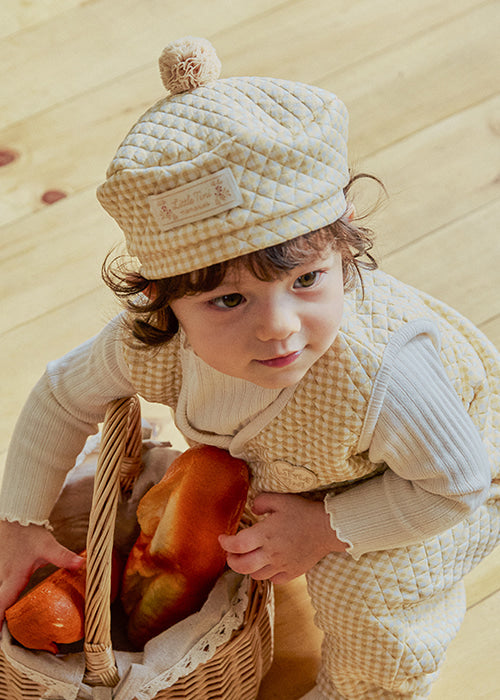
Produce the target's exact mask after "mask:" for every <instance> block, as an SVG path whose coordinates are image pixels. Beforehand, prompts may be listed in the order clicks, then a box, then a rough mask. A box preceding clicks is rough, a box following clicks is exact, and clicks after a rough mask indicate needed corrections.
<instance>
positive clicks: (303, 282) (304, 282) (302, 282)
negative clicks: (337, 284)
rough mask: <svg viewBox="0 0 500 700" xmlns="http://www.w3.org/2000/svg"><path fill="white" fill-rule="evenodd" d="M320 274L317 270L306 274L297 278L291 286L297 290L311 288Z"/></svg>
mask: <svg viewBox="0 0 500 700" xmlns="http://www.w3.org/2000/svg"><path fill="white" fill-rule="evenodd" d="M320 275H321V272H319V270H314V272H306V274H305V275H301V276H300V277H297V279H296V280H295V282H294V283H293V286H294V287H295V288H296V289H297V288H299V289H300V288H304V287H312V286H313V285H314V284H316V282H317V281H318V279H319V277H320Z"/></svg>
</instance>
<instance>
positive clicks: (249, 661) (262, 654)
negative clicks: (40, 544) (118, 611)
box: [0, 397, 273, 700]
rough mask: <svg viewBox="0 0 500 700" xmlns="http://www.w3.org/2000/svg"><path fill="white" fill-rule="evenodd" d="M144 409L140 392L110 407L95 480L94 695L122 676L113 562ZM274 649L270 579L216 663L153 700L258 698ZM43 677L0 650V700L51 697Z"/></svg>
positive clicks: (252, 598)
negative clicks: (114, 637) (119, 511)
mask: <svg viewBox="0 0 500 700" xmlns="http://www.w3.org/2000/svg"><path fill="white" fill-rule="evenodd" d="M139 406H140V405H139V401H138V399H137V398H136V397H132V398H127V399H119V400H117V401H114V402H113V403H111V404H110V406H109V408H108V411H107V414H106V418H105V422H104V427H103V432H102V441H101V449H100V454H99V460H98V465H97V471H96V477H95V483H94V495H93V502H92V510H91V513H90V522H89V532H88V537H87V566H88V571H87V591H86V610H85V642H84V655H85V664H86V673H85V677H84V683H85V684H86V685H87V686H93V687H94V688H95V693H94V697H106V698H112V697H113V694H112V690H111V689H112V688H113V687H114V686H115V685H116V684H117V683H118V681H119V676H118V671H117V668H116V664H115V657H114V652H113V648H112V642H111V632H110V628H111V610H110V603H109V599H110V588H111V565H110V562H111V552H112V547H113V532H114V526H115V519H116V507H117V503H118V499H119V496H120V491H122V492H124V493H127V492H129V491H130V489H131V487H132V485H133V483H134V480H135V478H136V476H137V474H138V472H139V471H140V469H141V450H142V442H141V438H142V436H141V421H140V407H139ZM272 652H273V634H272V587H271V585H270V584H269V583H268V582H251V585H250V589H249V603H248V607H247V610H246V614H245V619H244V622H243V625H242V627H241V629H239V630H236V631H235V632H234V633H233V636H232V637H231V639H229V640H228V641H227V642H225V643H224V644H222V645H221V646H220V647H219V648H218V649H217V651H216V652H215V654H214V656H213V657H212V658H211V659H210V660H209V661H207V662H205V663H203V664H200V665H199V666H197V667H196V668H195V669H194V670H193V671H192V672H191V673H190V674H189V675H187V676H184V677H182V678H180V679H179V680H177V681H176V682H175V683H174V684H173V685H171V686H170V687H168V688H165V689H162V690H161V691H159V692H158V693H157V694H156V695H155V697H154V700H174V698H179V699H180V698H183V699H185V700H205V699H206V700H209V699H210V698H219V699H221V700H255V698H256V697H257V693H258V689H259V686H260V682H261V680H262V677H263V676H264V674H265V673H266V672H267V671H268V670H269V667H270V665H271V661H272ZM38 681H39V679H38ZM38 681H34V680H33V679H30V674H29V669H26V668H23V669H20V668H15V667H13V666H12V664H11V663H10V662H9V660H8V659H7V658H6V657H5V655H4V654H3V653H1V652H0V700H35V699H36V700H40V698H42V697H46V695H45V693H46V691H47V687H46V686H44V685H43V684H40V682H38ZM49 685H50V684H49ZM100 689H102V690H100ZM105 689H106V690H105ZM48 697H51V696H50V695H49V696H48ZM78 697H80V695H78ZM130 700H133V699H132V698H131V699H130Z"/></svg>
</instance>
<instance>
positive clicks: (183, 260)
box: [97, 37, 348, 279]
mask: <svg viewBox="0 0 500 700" xmlns="http://www.w3.org/2000/svg"><path fill="white" fill-rule="evenodd" d="M160 73H161V76H162V80H163V83H164V85H165V88H166V89H167V92H168V95H167V97H165V98H164V99H161V100H160V101H159V102H157V103H156V104H155V105H153V106H152V107H151V108H150V109H149V110H148V111H147V112H146V113H145V114H144V115H143V116H142V117H141V118H140V119H139V120H138V122H137V123H136V124H135V126H133V128H132V129H131V131H130V132H129V133H128V135H127V136H126V137H125V139H124V141H123V142H122V144H121V145H120V147H119V148H118V151H117V152H116V155H115V157H114V158H113V161H112V162H111V165H110V167H109V168H108V171H107V174H106V181H105V182H104V183H103V184H102V185H101V186H100V187H99V188H98V190H97V197H98V199H99V201H100V202H101V204H102V205H103V207H104V208H105V209H106V211H107V212H108V213H109V214H110V215H111V216H112V217H113V218H114V219H115V220H116V222H117V223H118V225H119V226H120V227H121V229H122V230H123V232H124V234H125V240H126V244H127V249H128V252H129V254H130V255H133V256H135V257H137V258H138V259H139V261H140V264H141V273H142V274H143V275H144V277H146V278H147V279H159V278H162V277H170V276H172V275H178V274H181V273H185V272H190V271H192V270H196V269H200V268H203V267H208V266H209V265H212V264H214V263H218V262H222V261H223V260H228V259H231V258H235V257H238V256H240V255H245V254H247V253H251V252H253V251H256V250H260V249H262V248H267V247H269V246H273V245H276V244H278V243H282V242H283V241H286V240H290V239H292V238H295V237H296V236H300V235H302V234H304V233H308V232H309V231H313V230H316V229H318V228H320V227H322V226H324V225H326V224H329V223H332V222H333V221H335V220H336V219H338V218H339V217H340V216H341V215H342V214H343V213H344V211H345V209H346V202H345V199H344V194H343V187H344V186H345V185H346V184H347V182H348V165H347V147H346V140H347V121H348V118H347V111H346V108H345V106H344V105H343V104H342V102H341V101H340V100H339V99H338V98H337V97H336V96H335V95H333V94H332V93H330V92H328V91H326V90H323V89H320V88H317V87H314V86H311V85H305V84H303V83H297V82H291V81H286V80H278V79H274V78H257V77H237V78H229V79H219V73H220V62H219V59H218V58H217V55H216V53H215V50H214V49H213V47H212V45H211V44H210V43H209V42H208V41H207V40H205V39H195V38H192V37H188V38H186V39H181V40H179V41H176V42H173V43H172V44H169V45H168V46H167V47H166V49H165V50H164V52H163V53H162V56H161V57H160Z"/></svg>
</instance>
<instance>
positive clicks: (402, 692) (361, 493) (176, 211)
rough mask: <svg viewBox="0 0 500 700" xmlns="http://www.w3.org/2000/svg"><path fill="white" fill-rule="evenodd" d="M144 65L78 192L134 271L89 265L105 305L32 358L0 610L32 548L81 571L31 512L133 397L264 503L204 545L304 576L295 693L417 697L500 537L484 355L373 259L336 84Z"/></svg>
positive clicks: (190, 60) (492, 391) (247, 567)
mask: <svg viewBox="0 0 500 700" xmlns="http://www.w3.org/2000/svg"><path fill="white" fill-rule="evenodd" d="M160 70H161V74H162V79H163V82H164V84H165V87H166V89H167V91H168V96H167V97H166V98H165V99H161V100H160V101H159V102H157V103H156V104H155V105H154V106H153V107H152V108H151V109H150V110H149V111H148V112H146V114H145V115H143V116H142V117H141V118H140V119H139V121H138V122H137V123H136V124H135V126H134V127H133V128H132V130H131V131H130V132H129V134H128V135H127V136H126V138H125V140H124V141H123V143H122V144H121V146H120V147H119V149H118V151H117V153H116V156H115V158H114V159H113V161H112V163H111V165H110V168H109V169H108V172H107V177H106V181H105V182H104V183H103V184H102V185H101V186H100V187H99V189H98V198H99V201H100V202H101V204H102V205H103V206H104V208H105V209H106V210H107V211H108V212H109V214H110V215H111V216H112V217H113V218H114V219H115V220H116V221H117V223H118V224H119V226H120V227H121V228H122V229H123V232H124V234H125V239H126V244H127V251H128V254H129V255H130V256H131V258H132V259H133V260H135V261H137V265H138V266H137V267H135V268H132V267H130V265H129V264H126V263H125V262H124V259H122V258H117V259H115V260H108V261H107V262H106V265H105V268H104V277H105V279H106V281H107V283H108V284H109V286H110V287H111V288H112V289H113V290H114V291H115V292H116V293H117V294H118V296H119V297H121V298H122V299H123V300H124V303H125V305H126V310H125V311H123V312H122V314H120V315H119V316H118V317H117V318H115V319H114V320H112V321H111V322H110V323H109V324H108V325H107V326H106V327H105V328H104V329H103V331H102V332H101V333H100V334H99V335H97V336H96V337H95V338H92V339H91V340H89V341H88V342H86V343H85V344H83V345H82V346H80V347H78V348H76V349H75V350H74V351H72V352H70V353H69V354H68V355H66V356H65V357H63V358H62V359H60V360H58V361H56V362H53V363H51V364H49V366H48V368H47V371H46V373H45V375H44V376H43V378H42V379H41V380H40V381H39V382H38V384H37V385H36V387H35V388H34V389H33V391H32V393H31V395H30V397H29V399H28V402H27V403H26V406H25V407H24V409H23V412H22V414H21V416H20V418H19V421H18V424H17V426H16V429H15V432H14V435H13V437H12V441H11V446H10V450H9V456H8V461H7V465H6V471H5V477H4V482H3V488H2V493H1V495H0V518H1V519H2V521H1V522H0V533H1V536H2V550H1V553H0V583H1V587H0V615H2V614H3V610H4V609H5V607H6V606H7V605H9V604H10V603H12V602H13V601H14V599H15V598H16V596H17V595H18V593H19V591H20V589H21V588H22V586H23V585H24V583H25V581H26V579H27V577H28V576H29V574H30V573H31V571H32V570H33V569H34V568H36V567H37V566H38V565H40V564H41V563H43V562H46V561H50V562H53V563H54V564H56V565H58V566H66V567H69V568H74V567H76V566H77V565H78V564H79V561H80V560H79V557H78V556H76V555H74V554H72V553H71V552H69V551H68V550H66V549H64V548H63V547H62V546H60V545H58V544H57V543H56V542H55V540H54V539H53V537H52V535H51V533H50V524H49V520H48V518H49V514H50V511H51V508H52V506H53V504H54V502H55V500H56V499H57V496H58V493H59V491H60V489H61V486H62V483H63V481H64V478H65V475H66V473H67V470H69V469H70V468H71V466H72V465H73V464H74V461H75V457H76V455H77V454H78V453H79V451H80V450H81V448H82V446H83V444H84V442H85V439H86V438H87V436H88V435H89V434H91V433H93V432H95V431H96V430H97V423H98V422H99V421H101V420H102V418H103V415H104V411H105V408H106V405H107V404H108V402H109V401H111V400H113V399H116V398H118V397H123V396H130V395H132V394H135V393H138V394H139V395H141V396H143V397H144V398H145V399H147V400H149V401H153V402H159V403H162V404H166V405H168V406H170V407H172V409H173V410H174V412H175V420H176V424H177V426H178V427H179V429H180V430H181V432H182V433H183V435H184V436H185V437H186V439H187V440H188V441H189V442H190V443H208V444H211V445H216V446H218V447H221V448H225V449H227V450H229V452H230V453H231V454H233V455H234V456H236V457H240V458H242V459H244V460H246V461H247V463H248V464H249V466H250V469H251V474H252V507H253V510H254V512H255V513H256V514H257V515H259V516H263V517H261V518H259V519H258V521H257V523H256V524H255V525H253V526H252V527H250V528H248V529H246V530H243V531H241V532H239V533H238V534H237V535H235V536H232V537H229V536H221V538H220V542H221V545H222V547H223V548H224V549H225V550H226V552H227V560H228V564H229V566H230V567H232V568H233V569H234V570H235V571H238V572H241V573H246V574H250V575H251V576H252V577H253V578H255V579H269V580H271V581H273V582H275V583H282V582H286V581H289V580H291V579H293V578H294V577H296V576H299V575H301V574H303V573H305V574H306V576H307V583H308V590H309V593H310V596H311V599H312V603H313V605H314V608H315V610H316V616H315V621H316V624H317V625H318V627H319V628H320V629H321V630H322V631H323V633H324V641H323V647H322V664H321V669H320V672H319V675H318V678H317V684H316V686H315V688H314V689H313V690H312V691H311V692H310V693H308V694H307V696H306V697H307V698H315V699H316V700H324V699H325V698H332V699H333V698H335V699H340V698H345V699H349V700H361V699H369V700H375V699H378V698H424V697H427V696H428V695H429V693H430V689H431V685H432V683H433V681H434V680H435V678H436V676H437V674H438V671H439V668H440V665H441V662H442V660H443V656H444V653H445V650H446V648H447V646H448V644H449V642H450V640H451V639H452V638H453V637H454V635H455V634H456V632H457V630H458V629H459V626H460V624H461V622H462V619H463V616H464V612H465V595H464V584H463V577H464V575H465V574H466V573H467V572H469V571H470V570H471V569H472V568H473V567H474V566H475V565H476V564H477V563H478V562H479V561H480V560H481V559H482V558H483V557H485V556H486V555H487V554H488V553H489V552H491V550H492V549H493V547H494V546H495V544H496V543H497V541H498V539H499V529H500V528H499V526H500V512H499V507H500V479H499V471H500V457H499V455H500V370H499V354H498V352H497V351H496V350H495V348H494V347H493V346H492V345H491V344H490V343H489V342H488V341H487V339H486V338H485V337H484V336H483V335H482V334H481V333H480V332H479V331H478V330H477V329H476V328H475V327H474V326H473V325H472V324H471V323H469V322H468V321H467V320H466V319H464V318H463V317H461V316H460V315H459V314H458V313H457V312H455V311H453V310H452V309H450V308H448V307H447V306H445V305H444V304H442V303H440V302H438V301H436V300H435V299H432V298H431V297H429V296H427V295H425V294H423V293H421V292H419V291H417V290H415V289H413V288H410V287H408V286H407V285H404V284H402V283H401V282H399V281H397V280H396V279H394V278H392V277H390V276H389V275H387V274H385V273H383V272H382V271H380V270H378V269H377V266H376V264H375V261H374V260H373V258H372V257H371V255H370V250H371V240H370V235H369V232H368V231H367V230H365V229H364V228H362V227H360V226H359V225H357V224H356V218H355V211H354V208H353V205H352V204H351V202H350V199H351V196H350V194H349V193H350V186H351V184H352V180H353V178H351V177H350V174H349V169H348V163H347V150H346V139H347V113H346V109H345V107H344V105H343V104H342V103H341V102H340V100H339V99H338V98H337V97H336V96H334V95H332V94H331V93H329V92H327V91H325V90H322V89H319V88H316V87H313V86H310V85H305V84H300V83H295V82H289V81H284V80H277V79H271V78H255V77H252V78H233V79H224V80H221V79H219V70H220V63H219V61H218V59H217V56H216V55H215V52H214V50H213V48H212V47H211V45H210V44H209V43H208V42H207V41H205V40H199V39H192V38H188V39H185V40H180V41H177V42H174V43H173V44H171V45H169V46H168V47H167V49H165V51H164V53H163V54H162V56H161V59H160ZM127 259H128V258H127Z"/></svg>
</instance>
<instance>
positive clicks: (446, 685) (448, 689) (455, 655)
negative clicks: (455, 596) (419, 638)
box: [431, 591, 500, 700]
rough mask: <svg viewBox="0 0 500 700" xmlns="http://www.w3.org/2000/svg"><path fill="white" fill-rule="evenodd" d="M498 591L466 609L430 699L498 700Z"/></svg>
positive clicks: (499, 595) (499, 594)
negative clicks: (461, 624) (462, 622)
mask: <svg viewBox="0 0 500 700" xmlns="http://www.w3.org/2000/svg"><path fill="white" fill-rule="evenodd" d="M498 620H500V591H498V592H497V593H495V594H494V595H492V596H491V597H490V598H488V599H487V600H485V601H484V602H482V603H480V604H479V605H476V606H475V607H474V608H472V609H471V610H469V611H468V612H467V614H466V616H465V621H464V624H463V626H462V628H461V630H460V632H459V634H458V636H457V638H456V639H455V640H454V641H453V642H452V644H451V645H450V648H449V651H448V655H447V659H446V661H445V663H444V666H443V670H442V673H441V677H440V678H439V679H438V681H437V683H436V684H435V687H434V689H433V692H432V694H431V700H498V694H499V692H498V691H499V687H500V673H499V668H498V658H499V657H498V649H499V644H500V634H499V631H498Z"/></svg>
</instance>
